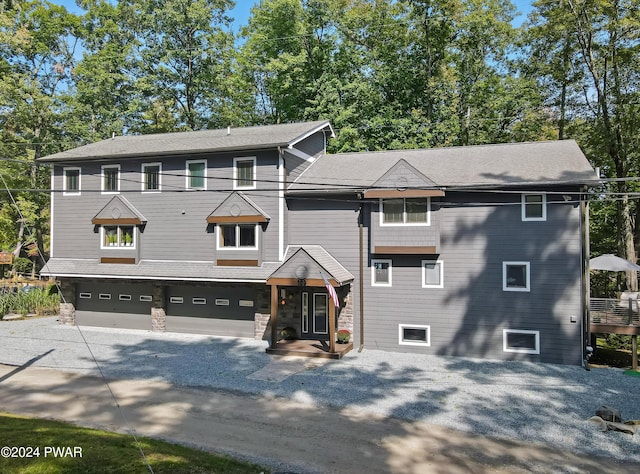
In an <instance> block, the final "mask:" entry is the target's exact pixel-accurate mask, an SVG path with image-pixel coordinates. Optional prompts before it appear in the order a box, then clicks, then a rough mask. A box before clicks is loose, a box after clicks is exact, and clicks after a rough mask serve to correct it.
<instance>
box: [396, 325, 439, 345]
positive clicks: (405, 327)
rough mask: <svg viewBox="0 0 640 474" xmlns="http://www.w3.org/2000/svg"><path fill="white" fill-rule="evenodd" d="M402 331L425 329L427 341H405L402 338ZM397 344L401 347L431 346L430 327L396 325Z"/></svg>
mask: <svg viewBox="0 0 640 474" xmlns="http://www.w3.org/2000/svg"><path fill="white" fill-rule="evenodd" d="M404 329H425V330H426V334H427V340H426V341H425V342H420V341H405V340H404V338H403V337H402V336H403V330H404ZM398 344H400V345H401V346H423V347H426V346H431V326H429V325H424V324H398Z"/></svg>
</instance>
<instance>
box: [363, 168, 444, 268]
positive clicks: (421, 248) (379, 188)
mask: <svg viewBox="0 0 640 474" xmlns="http://www.w3.org/2000/svg"><path fill="white" fill-rule="evenodd" d="M364 196H365V198H368V199H371V198H374V199H375V198H378V200H379V201H378V206H375V205H374V211H372V219H371V234H372V241H371V244H372V253H374V254H383V255H384V254H422V255H431V254H435V253H437V249H438V247H439V244H440V233H439V230H438V226H437V225H434V222H433V219H432V210H433V206H432V198H433V197H441V196H444V191H443V190H442V189H441V188H440V187H438V185H437V183H435V182H434V181H433V180H432V179H430V178H429V177H428V176H426V175H424V174H423V173H421V172H420V171H418V170H417V169H415V168H414V167H413V166H411V165H410V164H409V163H407V162H406V161H405V160H404V159H400V160H398V162H396V163H395V164H394V165H393V166H392V167H391V168H390V169H389V170H388V171H387V172H386V173H385V174H384V175H382V176H381V177H380V178H379V179H378V180H377V181H376V182H375V183H374V184H373V185H372V186H371V188H369V189H368V190H367V191H365V193H364Z"/></svg>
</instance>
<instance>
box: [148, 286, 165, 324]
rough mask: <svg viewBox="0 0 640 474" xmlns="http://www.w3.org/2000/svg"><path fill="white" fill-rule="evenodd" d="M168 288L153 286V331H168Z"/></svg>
mask: <svg viewBox="0 0 640 474" xmlns="http://www.w3.org/2000/svg"><path fill="white" fill-rule="evenodd" d="M166 293H167V291H166V287H165V286H163V285H153V302H152V303H151V330H152V331H158V332H164V331H166V330H167V311H166V299H167V298H166Z"/></svg>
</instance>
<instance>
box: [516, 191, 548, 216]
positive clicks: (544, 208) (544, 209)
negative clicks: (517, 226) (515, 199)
mask: <svg viewBox="0 0 640 474" xmlns="http://www.w3.org/2000/svg"><path fill="white" fill-rule="evenodd" d="M527 196H542V202H541V203H540V204H541V205H542V217H527ZM521 208H522V210H521V212H522V220H523V222H527V221H538V222H542V221H546V220H547V195H546V193H522V198H521Z"/></svg>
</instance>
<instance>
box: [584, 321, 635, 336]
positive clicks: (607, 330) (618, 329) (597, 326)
mask: <svg viewBox="0 0 640 474" xmlns="http://www.w3.org/2000/svg"><path fill="white" fill-rule="evenodd" d="M589 329H590V331H591V332H593V333H599V334H625V335H627V336H637V335H639V334H640V325H637V324H624V323H614V322H606V323H603V322H600V323H594V322H592V323H591V324H590V325H589Z"/></svg>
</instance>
